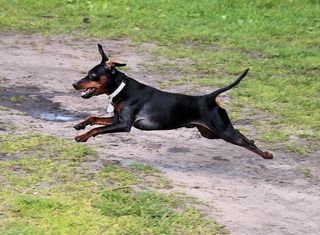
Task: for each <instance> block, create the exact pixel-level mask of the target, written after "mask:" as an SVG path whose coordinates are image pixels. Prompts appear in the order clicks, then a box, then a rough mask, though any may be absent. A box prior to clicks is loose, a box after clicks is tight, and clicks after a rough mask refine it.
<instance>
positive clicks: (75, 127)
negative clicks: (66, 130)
mask: <svg viewBox="0 0 320 235" xmlns="http://www.w3.org/2000/svg"><path fill="white" fill-rule="evenodd" d="M73 128H74V129H76V130H83V129H84V128H86V126H85V125H83V124H81V123H78V124H77V125H75V126H74V127H73Z"/></svg>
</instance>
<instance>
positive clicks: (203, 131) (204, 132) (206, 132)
mask: <svg viewBox="0 0 320 235" xmlns="http://www.w3.org/2000/svg"><path fill="white" fill-rule="evenodd" d="M196 127H197V129H198V131H199V132H200V134H201V135H202V136H203V137H205V138H207V139H220V137H219V136H217V135H216V134H215V133H214V132H213V131H212V130H210V129H209V128H207V127H204V126H201V125H196Z"/></svg>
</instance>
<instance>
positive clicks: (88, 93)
mask: <svg viewBox="0 0 320 235" xmlns="http://www.w3.org/2000/svg"><path fill="white" fill-rule="evenodd" d="M95 90H96V88H93V87H91V88H87V89H83V90H82V91H81V97H82V98H89V97H91V96H92V95H93V93H94V92H95Z"/></svg>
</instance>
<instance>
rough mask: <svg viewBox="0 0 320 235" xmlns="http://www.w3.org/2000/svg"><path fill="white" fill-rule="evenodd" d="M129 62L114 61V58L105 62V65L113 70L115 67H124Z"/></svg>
mask: <svg viewBox="0 0 320 235" xmlns="http://www.w3.org/2000/svg"><path fill="white" fill-rule="evenodd" d="M126 65H127V64H124V63H120V62H117V61H113V60H108V61H106V62H105V66H106V68H108V69H110V70H111V71H112V70H114V68H115V67H123V66H126Z"/></svg>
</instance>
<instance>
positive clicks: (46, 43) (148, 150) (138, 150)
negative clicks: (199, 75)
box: [0, 33, 320, 235]
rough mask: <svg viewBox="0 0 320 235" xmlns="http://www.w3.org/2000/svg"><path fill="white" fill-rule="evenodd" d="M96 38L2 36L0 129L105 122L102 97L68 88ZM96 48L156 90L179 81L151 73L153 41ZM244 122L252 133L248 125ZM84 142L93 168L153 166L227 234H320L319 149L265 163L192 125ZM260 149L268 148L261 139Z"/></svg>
mask: <svg viewBox="0 0 320 235" xmlns="http://www.w3.org/2000/svg"><path fill="white" fill-rule="evenodd" d="M97 42H98V41H97V40H94V39H81V40H80V39H76V38H70V37H68V36H56V37H43V36H39V35H21V34H13V33H1V34H0V115H1V119H0V132H2V133H4V132H9V133H10V132H11V131H12V130H13V129H14V131H15V132H17V131H18V132H19V131H20V132H41V133H49V134H53V135H56V136H61V137H64V138H67V139H71V140H72V139H73V138H74V136H76V135H77V134H79V132H77V131H75V130H74V129H73V128H72V127H73V125H75V124H76V123H77V122H78V121H79V120H80V119H81V118H83V117H85V116H89V115H100V116H103V115H104V114H105V105H106V98H107V97H106V96H99V97H94V98H91V99H89V100H84V99H81V98H80V95H79V93H78V92H76V91H75V90H73V88H72V86H71V84H72V83H73V82H74V81H76V80H78V79H79V78H81V77H83V76H84V73H85V72H86V71H87V70H88V69H90V68H91V67H92V66H94V65H95V64H97V62H99V60H100V58H99V54H98V52H97V48H96V44H97ZM99 42H100V43H102V44H103V45H104V46H105V48H106V49H107V51H108V52H109V54H110V55H112V56H113V57H116V58H120V59H121V60H122V61H125V62H127V64H128V65H129V67H128V69H127V70H126V72H127V73H128V74H129V75H130V76H131V77H133V78H135V79H137V80H139V81H142V82H145V83H147V84H149V85H153V86H158V87H159V83H158V82H159V81H161V80H163V79H174V78H177V75H175V74H174V73H170V71H168V74H167V76H164V77H163V76H160V75H159V74H160V73H157V71H152V72H150V69H148V68H147V64H152V63H156V62H157V61H161V60H163V58H155V57H154V56H152V55H151V54H150V53H149V51H151V50H152V49H153V47H155V45H153V44H142V45H139V46H137V45H135V46H134V45H133V44H132V43H131V42H130V41H128V40H120V41H112V40H102V41H101V40H99ZM162 73H163V71H162ZM169 90H174V91H178V92H188V93H195V90H196V93H197V94H203V93H205V92H207V91H209V90H210V91H211V90H213V88H210V87H209V88H208V87H206V88H197V89H194V87H191V86H188V85H186V86H180V87H171V88H169ZM259 118H263V116H261V117H259ZM236 124H237V123H236ZM242 125H243V124H242ZM244 125H245V128H247V129H250V128H251V129H252V128H254V127H253V126H252V125H250V122H245V124H244ZM236 126H237V125H236ZM268 128H272V126H270V127H268ZM249 137H251V138H253V139H254V136H249ZM86 144H89V145H92V146H94V147H95V148H96V149H97V151H98V152H99V153H100V156H101V159H99V160H98V161H97V162H95V163H92V164H90V166H92V168H93V170H94V168H99V167H100V166H101V164H102V163H103V161H106V160H118V161H120V162H122V163H123V164H128V163H130V162H136V161H140V162H145V163H147V164H150V165H152V166H154V167H157V168H158V169H160V170H162V171H163V172H164V174H165V175H166V176H168V177H169V178H170V179H171V180H172V181H173V185H174V187H175V188H174V190H176V191H181V192H184V193H186V194H189V195H191V196H193V197H195V198H198V199H200V200H201V201H203V202H204V203H205V205H207V206H206V207H202V209H203V210H204V212H205V213H207V214H208V215H209V216H212V217H213V218H215V219H216V220H217V221H218V222H220V223H221V224H223V225H225V226H226V228H227V229H228V230H229V231H230V232H231V234H253V235H258V234H320V223H319V221H320V190H319V189H320V188H319V172H320V169H319V162H320V160H319V159H320V158H319V151H317V152H315V153H314V154H312V155H310V156H308V157H306V158H301V157H299V156H297V155H295V154H292V153H288V152H287V151H285V149H283V150H281V149H280V150H277V151H275V152H274V156H275V158H274V159H273V160H264V159H262V158H260V157H259V156H257V155H255V154H253V153H251V152H248V151H247V150H245V149H243V148H240V147H237V146H234V145H231V144H228V143H226V142H224V141H222V140H208V139H204V138H202V137H201V136H200V134H199V133H198V132H197V130H195V129H178V130H172V131H150V132H143V131H139V130H136V129H133V130H132V131H131V132H130V133H119V134H109V135H103V136H98V137H96V138H94V139H90V140H89V141H88V143H86ZM257 145H258V146H259V145H260V146H262V148H264V149H266V146H264V144H263V143H257ZM309 170H310V171H311V172H312V174H311V175H310V174H307V173H306V172H308V171H309Z"/></svg>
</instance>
